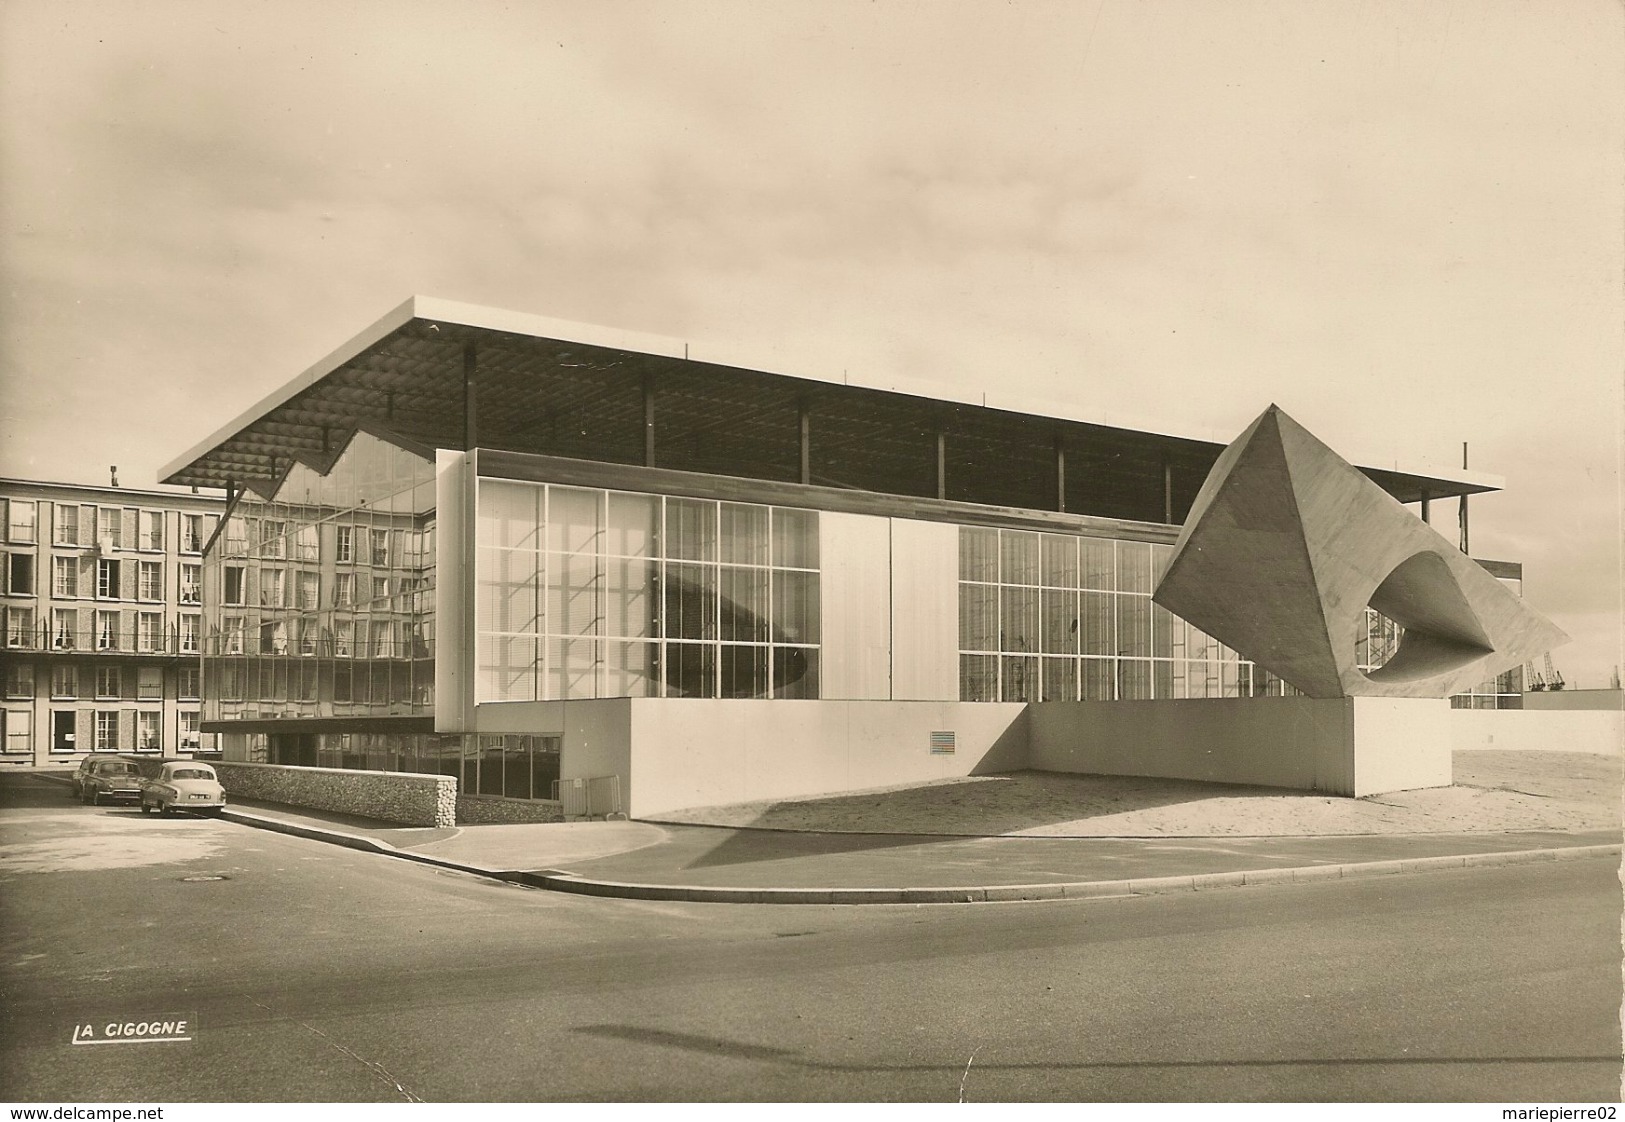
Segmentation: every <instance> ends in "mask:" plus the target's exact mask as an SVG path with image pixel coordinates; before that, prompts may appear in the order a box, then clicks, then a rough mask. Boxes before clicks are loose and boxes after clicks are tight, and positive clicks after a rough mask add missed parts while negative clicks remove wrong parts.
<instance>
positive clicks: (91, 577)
mask: <svg viewBox="0 0 1625 1122" xmlns="http://www.w3.org/2000/svg"><path fill="white" fill-rule="evenodd" d="M79 595H81V596H83V597H84V598H85V599H86V600H89V599H90V598H91V597H93V596H95V595H96V559H95V558H94V557H92V556H90V555H89V554H86V553H82V554H80V555H79Z"/></svg>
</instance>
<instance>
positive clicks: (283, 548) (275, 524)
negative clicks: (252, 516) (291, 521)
mask: <svg viewBox="0 0 1625 1122" xmlns="http://www.w3.org/2000/svg"><path fill="white" fill-rule="evenodd" d="M287 530H288V524H287V523H286V522H280V521H273V520H272V519H269V518H266V519H262V520H261V521H260V556H261V557H277V558H282V557H286V556H287V555H288V542H287V537H286V534H287Z"/></svg>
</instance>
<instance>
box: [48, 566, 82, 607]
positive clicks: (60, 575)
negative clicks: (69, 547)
mask: <svg viewBox="0 0 1625 1122" xmlns="http://www.w3.org/2000/svg"><path fill="white" fill-rule="evenodd" d="M51 595H52V596H55V597H57V598H58V599H61V600H72V599H74V598H76V597H77V596H78V595H79V558H77V557H52V558H51Z"/></svg>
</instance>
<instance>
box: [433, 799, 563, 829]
mask: <svg viewBox="0 0 1625 1122" xmlns="http://www.w3.org/2000/svg"><path fill="white" fill-rule="evenodd" d="M563 821H564V804H563V803H557V802H552V801H550V800H547V799H500V798H496V797H494V796H491V795H458V796H457V825H459V826H483V825H492V824H502V823H511V822H563Z"/></svg>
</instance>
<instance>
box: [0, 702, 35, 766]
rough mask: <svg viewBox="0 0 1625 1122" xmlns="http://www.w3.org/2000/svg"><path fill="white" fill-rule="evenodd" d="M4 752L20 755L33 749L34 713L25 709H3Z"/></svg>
mask: <svg viewBox="0 0 1625 1122" xmlns="http://www.w3.org/2000/svg"><path fill="white" fill-rule="evenodd" d="M0 715H3V716H4V718H5V726H6V727H5V730H4V731H5V747H6V754H7V755H11V756H21V755H27V754H31V753H32V752H33V751H34V714H32V713H30V712H29V711H28V710H26V709H4V710H0Z"/></svg>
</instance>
